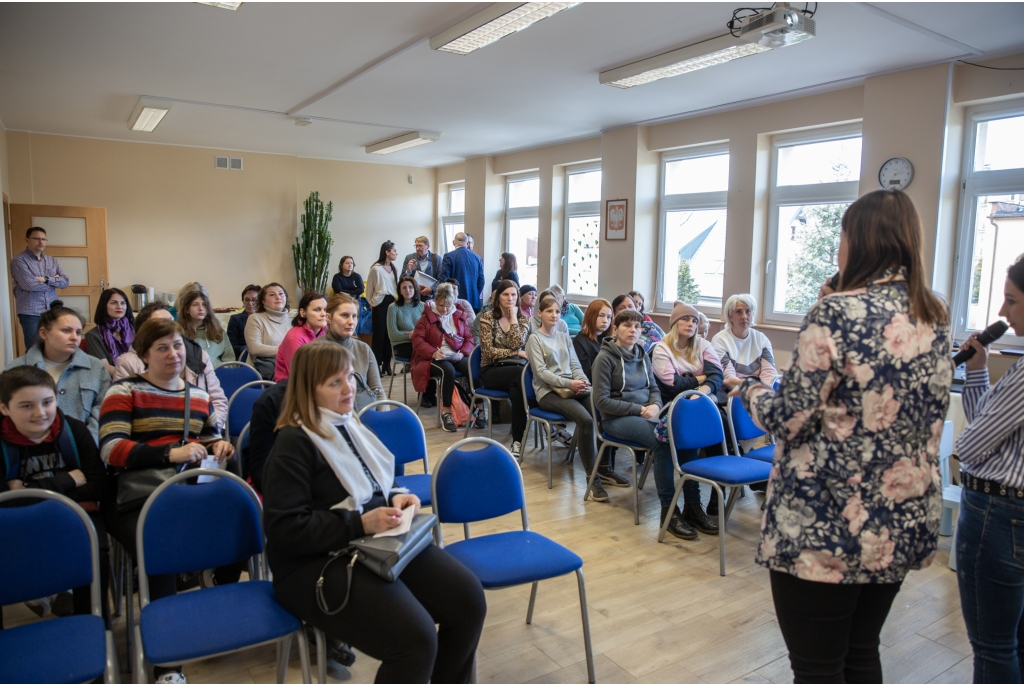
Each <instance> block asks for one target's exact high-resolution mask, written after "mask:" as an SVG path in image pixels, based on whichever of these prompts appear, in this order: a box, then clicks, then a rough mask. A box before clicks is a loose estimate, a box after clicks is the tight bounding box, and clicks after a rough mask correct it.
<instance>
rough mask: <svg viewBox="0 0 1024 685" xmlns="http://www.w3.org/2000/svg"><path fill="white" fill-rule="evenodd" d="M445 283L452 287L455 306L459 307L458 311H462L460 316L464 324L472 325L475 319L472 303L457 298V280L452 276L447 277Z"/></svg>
mask: <svg viewBox="0 0 1024 685" xmlns="http://www.w3.org/2000/svg"><path fill="white" fill-rule="evenodd" d="M445 283H447V284H448V285H450V286H451V287H452V292H453V293H454V297H455V306H456V307H458V308H459V311H461V312H462V316H463V317H465V319H466V325H468V326H472V325H473V320H474V319H476V312H475V311H473V305H471V304H470V303H469V300H462V299H459V282H458V281H456V280H455V279H454V278H449V279H448V280H446V281H445Z"/></svg>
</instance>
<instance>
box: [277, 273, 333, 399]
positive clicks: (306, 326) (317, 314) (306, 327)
mask: <svg viewBox="0 0 1024 685" xmlns="http://www.w3.org/2000/svg"><path fill="white" fill-rule="evenodd" d="M326 332H327V298H325V297H324V296H323V295H321V294H320V293H306V294H305V295H303V296H302V299H301V300H299V312H298V314H296V315H295V318H294V319H292V329H291V330H290V331H288V332H287V333H286V334H285V336H284V340H282V341H281V346H280V347H278V348H277V360H276V362H275V363H274V382H275V383H278V382H280V381H283V380H284V379H285V378H288V369H289V367H290V366H291V363H292V357H293V356H294V355H295V350H297V349H299V348H300V347H302V346H303V345H305V344H306V343H308V342H313V341H314V340H316V339H317V338H319V337H320V336H321V335H323V334H324V333H326Z"/></svg>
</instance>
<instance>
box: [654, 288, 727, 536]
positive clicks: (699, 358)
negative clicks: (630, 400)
mask: <svg viewBox="0 0 1024 685" xmlns="http://www.w3.org/2000/svg"><path fill="white" fill-rule="evenodd" d="M699 325H700V314H699V313H698V312H697V310H696V309H695V308H694V307H692V306H690V305H688V304H686V303H685V302H680V301H679V300H676V303H675V306H674V307H673V308H672V316H671V317H670V318H669V330H668V333H667V334H666V335H665V337H664V339H662V341H661V342H659V343H658V344H657V345H655V346H654V352H652V353H651V363H652V365H653V366H654V377H655V378H656V379H657V381H658V389H659V390H660V391H661V398H662V401H663V402H664V403H665V404H668V403H669V402H671V401H672V400H674V399H675V398H676V397H677V396H678V395H679V394H680V393H683V392H685V391H687V390H697V391H699V392H701V393H703V394H705V395H710V396H712V397H714V394H715V393H716V392H717V391H718V389H719V388H720V387H721V385H722V377H723V376H722V367H721V364H720V363H719V361H718V355H716V354H715V350H714V348H713V347H711V343H709V342H708V341H707V340H705V339H704V338H702V337H700V336H699V335H697V327H698V326H699ZM690 399H693V400H697V399H700V398H699V397H691V398H690ZM699 452H700V450H678V451H677V453H676V457H677V458H678V459H679V463H680V464H684V463H686V462H688V461H691V460H693V459H698V458H699V457H700V454H699ZM721 453H722V452H721V449H715V448H708V449H707V450H705V455H706V456H709V457H712V456H717V455H719V454H721ZM683 520H684V521H686V523H688V524H690V525H691V526H692V527H693V528H696V529H697V530H698V531H700V532H701V533H705V534H707V535H718V524H717V523H715V522H714V520H712V519H710V518H708V515H707V514H706V513H705V511H704V509H703V507H702V506H701V502H700V486H699V485H698V483H697V481H692V480H688V481H686V482H685V483H684V484H683Z"/></svg>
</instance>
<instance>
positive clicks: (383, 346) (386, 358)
mask: <svg viewBox="0 0 1024 685" xmlns="http://www.w3.org/2000/svg"><path fill="white" fill-rule="evenodd" d="M394 301H395V298H394V297H392V296H391V295H385V296H384V299H383V300H381V302H380V304H379V305H377V306H376V307H374V308H373V338H372V339H371V341H370V348H371V349H372V350H373V356H374V357H376V358H377V364H378V365H379V366H380V367H381V368H382V369H388V370H389V371H390V370H391V338H389V337H388V306H389V305H391V304H392V303H393V302H394Z"/></svg>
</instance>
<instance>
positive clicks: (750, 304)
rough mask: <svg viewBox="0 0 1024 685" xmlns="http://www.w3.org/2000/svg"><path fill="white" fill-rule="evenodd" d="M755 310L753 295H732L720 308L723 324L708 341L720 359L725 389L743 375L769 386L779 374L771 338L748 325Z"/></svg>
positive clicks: (752, 323) (737, 382) (743, 377)
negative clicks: (723, 372)
mask: <svg viewBox="0 0 1024 685" xmlns="http://www.w3.org/2000/svg"><path fill="white" fill-rule="evenodd" d="M756 313H757V300H755V299H754V297H753V295H747V294H743V295H733V296H732V297H730V298H729V299H728V300H726V301H725V306H724V307H722V320H723V321H725V327H724V328H722V330H720V331H719V332H718V333H716V334H715V337H714V338H712V339H711V344H712V345H714V346H715V354H717V355H718V358H719V359H720V360H721V361H722V369H723V370H724V371H725V383H724V387H725V389H726V390H731V389H733V388H735V387H738V386H739V385H740V384H741V383H742V382H743V380H744V379H745V378H757V379H758V380H760V381H761V382H762V383H764V384H765V385H767V386H768V387H769V388H770V387H771V386H772V383H774V382H775V378H776V377H777V376H778V375H779V372H778V370H777V369H776V368H775V355H774V353H773V352H772V341H771V340H769V339H768V336H767V335H765V334H764V333H762V332H761V331H758V330H754V329H753V328H752V326H753V325H754V315H755V314H756Z"/></svg>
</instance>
